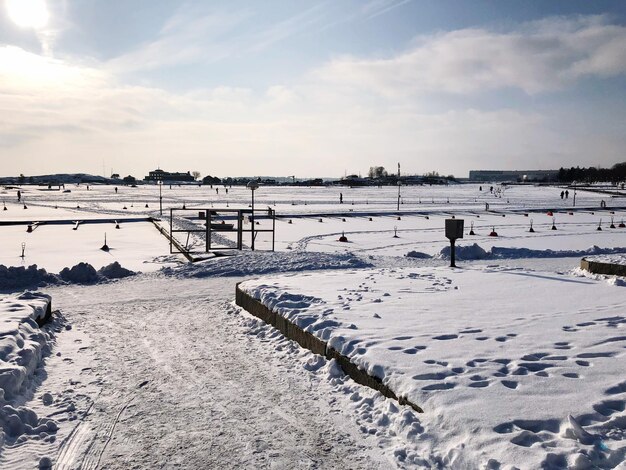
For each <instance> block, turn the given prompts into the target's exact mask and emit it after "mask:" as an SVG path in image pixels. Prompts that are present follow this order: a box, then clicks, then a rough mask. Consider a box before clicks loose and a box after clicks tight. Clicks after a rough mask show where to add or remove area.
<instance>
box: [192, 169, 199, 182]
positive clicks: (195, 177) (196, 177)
mask: <svg viewBox="0 0 626 470" xmlns="http://www.w3.org/2000/svg"><path fill="white" fill-rule="evenodd" d="M191 176H193V179H194V180H197V179H198V178H200V176H202V175H201V174H200V172H199V171H197V170H196V171H192V172H191Z"/></svg>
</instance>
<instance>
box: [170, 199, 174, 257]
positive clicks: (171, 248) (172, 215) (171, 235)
mask: <svg viewBox="0 0 626 470" xmlns="http://www.w3.org/2000/svg"><path fill="white" fill-rule="evenodd" d="M173 211H174V209H170V254H172V253H173V246H172V238H173V237H174V234H173V233H172V229H173V228H174V227H173V225H174V224H173V223H172V219H173V218H174V214H173Z"/></svg>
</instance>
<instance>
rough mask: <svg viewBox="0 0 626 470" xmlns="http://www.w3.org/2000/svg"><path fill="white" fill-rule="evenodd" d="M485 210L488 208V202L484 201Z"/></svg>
mask: <svg viewBox="0 0 626 470" xmlns="http://www.w3.org/2000/svg"><path fill="white" fill-rule="evenodd" d="M485 210H486V211H488V210H489V203H488V202H485Z"/></svg>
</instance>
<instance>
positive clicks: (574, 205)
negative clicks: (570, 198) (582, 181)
mask: <svg viewBox="0 0 626 470" xmlns="http://www.w3.org/2000/svg"><path fill="white" fill-rule="evenodd" d="M572 207H576V182H575V181H574V203H573V205H572Z"/></svg>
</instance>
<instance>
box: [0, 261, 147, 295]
mask: <svg viewBox="0 0 626 470" xmlns="http://www.w3.org/2000/svg"><path fill="white" fill-rule="evenodd" d="M134 274H136V273H135V272H134V271H131V270H129V269H126V268H124V267H122V266H121V265H120V264H119V263H118V262H117V261H115V262H113V263H111V264H109V265H107V266H103V267H102V268H100V269H99V270H98V271H96V269H95V268H94V267H93V266H92V265H90V264H89V263H78V264H77V265H75V266H73V267H71V268H64V269H63V270H61V272H60V273H59V274H51V273H48V272H47V271H46V270H45V269H39V268H38V267H37V265H36V264H33V265H31V266H29V267H27V268H26V267H24V266H18V267H14V266H10V267H7V266H4V265H2V264H0V291H5V292H15V291H17V290H22V289H33V288H37V287H43V286H46V285H55V284H97V283H99V282H105V281H107V280H110V279H120V278H124V277H128V276H132V275H134Z"/></svg>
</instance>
